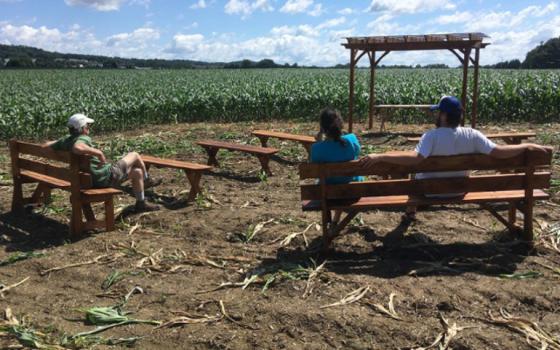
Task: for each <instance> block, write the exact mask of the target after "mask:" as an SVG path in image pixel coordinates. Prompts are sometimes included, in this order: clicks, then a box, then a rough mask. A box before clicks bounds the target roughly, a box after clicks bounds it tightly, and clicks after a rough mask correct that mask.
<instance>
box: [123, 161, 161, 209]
mask: <svg viewBox="0 0 560 350" xmlns="http://www.w3.org/2000/svg"><path fill="white" fill-rule="evenodd" d="M128 178H129V179H130V182H132V189H133V190H134V196H135V197H136V210H138V211H154V210H158V209H159V206H157V205H151V204H147V203H146V198H145V197H144V173H143V172H142V169H140V168H136V167H133V168H132V170H130V173H128Z"/></svg>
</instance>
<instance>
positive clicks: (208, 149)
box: [204, 147, 220, 166]
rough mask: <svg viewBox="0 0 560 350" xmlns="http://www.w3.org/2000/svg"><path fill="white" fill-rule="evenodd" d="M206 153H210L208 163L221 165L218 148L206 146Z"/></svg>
mask: <svg viewBox="0 0 560 350" xmlns="http://www.w3.org/2000/svg"><path fill="white" fill-rule="evenodd" d="M204 149H205V150H206V153H207V154H208V165H213V166H220V164H219V163H218V160H217V159H216V155H217V154H218V149H217V148H211V147H205V148H204Z"/></svg>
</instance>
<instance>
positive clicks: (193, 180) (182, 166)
mask: <svg viewBox="0 0 560 350" xmlns="http://www.w3.org/2000/svg"><path fill="white" fill-rule="evenodd" d="M141 157H142V160H143V161H144V164H145V165H146V168H147V169H149V168H150V167H151V166H154V167H156V168H172V169H179V170H183V171H184V172H185V174H186V175H187V179H188V181H189V183H190V185H191V190H190V192H189V197H188V199H187V200H189V201H191V200H194V199H195V198H196V195H197V194H198V193H200V190H201V189H200V178H201V177H202V174H203V173H204V172H205V171H207V170H210V169H212V167H211V166H208V165H202V164H196V163H189V162H184V161H181V160H175V159H165V158H158V157H154V156H147V155H142V156H141Z"/></svg>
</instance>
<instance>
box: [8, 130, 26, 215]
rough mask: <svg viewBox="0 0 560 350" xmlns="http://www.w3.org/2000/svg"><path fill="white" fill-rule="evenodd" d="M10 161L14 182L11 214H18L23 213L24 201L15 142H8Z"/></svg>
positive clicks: (17, 149)
mask: <svg viewBox="0 0 560 350" xmlns="http://www.w3.org/2000/svg"><path fill="white" fill-rule="evenodd" d="M9 148H10V160H11V165H12V179H13V182H14V190H13V192H12V208H11V209H12V212H13V213H19V212H21V211H23V205H24V199H23V186H22V183H23V182H22V179H21V174H20V170H19V165H18V159H19V147H18V143H17V141H16V140H10V142H9Z"/></svg>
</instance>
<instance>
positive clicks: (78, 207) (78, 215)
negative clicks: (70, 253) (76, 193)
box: [70, 197, 83, 236]
mask: <svg viewBox="0 0 560 350" xmlns="http://www.w3.org/2000/svg"><path fill="white" fill-rule="evenodd" d="M70 202H71V203H72V217H71V219H70V235H72V236H75V235H78V234H80V233H82V229H83V222H82V203H80V202H79V200H78V199H74V198H72V197H70Z"/></svg>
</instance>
